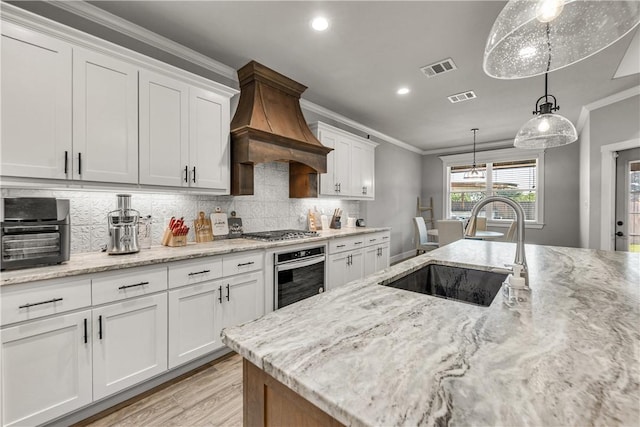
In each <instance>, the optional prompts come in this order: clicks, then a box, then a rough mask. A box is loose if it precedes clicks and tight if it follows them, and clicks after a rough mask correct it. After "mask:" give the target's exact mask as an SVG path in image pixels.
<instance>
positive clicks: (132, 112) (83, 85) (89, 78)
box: [73, 49, 138, 184]
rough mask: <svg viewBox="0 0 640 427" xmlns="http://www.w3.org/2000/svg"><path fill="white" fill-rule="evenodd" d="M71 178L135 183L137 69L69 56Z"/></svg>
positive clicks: (84, 54) (90, 56)
mask: <svg viewBox="0 0 640 427" xmlns="http://www.w3.org/2000/svg"><path fill="white" fill-rule="evenodd" d="M73 153H74V154H73V157H74V168H73V177H74V179H84V180H89V181H102V182H123V183H131V184H137V183H138V69H137V68H136V67H134V66H133V65H130V64H127V63H126V62H122V61H118V60H116V59H113V58H111V57H108V56H106V55H101V54H98V53H93V52H89V51H86V50H83V49H75V50H74V52H73Z"/></svg>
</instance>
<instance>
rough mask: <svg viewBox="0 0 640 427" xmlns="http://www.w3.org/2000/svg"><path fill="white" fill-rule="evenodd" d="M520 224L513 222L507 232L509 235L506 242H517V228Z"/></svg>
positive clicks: (506, 236) (505, 237)
mask: <svg viewBox="0 0 640 427" xmlns="http://www.w3.org/2000/svg"><path fill="white" fill-rule="evenodd" d="M517 226H518V223H517V222H515V221H511V225H510V226H509V230H507V234H505V235H504V241H505V242H515V241H516V228H517Z"/></svg>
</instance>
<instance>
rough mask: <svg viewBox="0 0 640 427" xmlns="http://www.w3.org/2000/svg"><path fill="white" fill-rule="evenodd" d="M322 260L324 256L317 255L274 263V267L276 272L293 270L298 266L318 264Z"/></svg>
mask: <svg viewBox="0 0 640 427" xmlns="http://www.w3.org/2000/svg"><path fill="white" fill-rule="evenodd" d="M324 261H325V256H324V255H318V256H315V257H312V258H307V259H305V260H303V261H292V262H289V263H286V264H276V266H275V267H276V272H279V271H287V270H293V269H296V268H300V267H308V266H310V265H314V264H319V263H321V262H324Z"/></svg>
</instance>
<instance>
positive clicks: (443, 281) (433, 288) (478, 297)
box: [380, 264, 507, 307]
mask: <svg viewBox="0 0 640 427" xmlns="http://www.w3.org/2000/svg"><path fill="white" fill-rule="evenodd" d="M506 277H507V275H506V274H500V273H494V272H490V271H482V270H473V269H469V268H462V267H450V266H447V265H440V264H428V265H426V266H425V267H423V268H421V269H420V270H417V271H414V272H412V273H410V274H408V275H406V276H404V277H401V278H399V279H396V280H392V281H390V282H382V283H380V284H381V285H384V286H390V287H392V288H398V289H404V290H406V291H412V292H418V293H421V294H426V295H432V296H435V297H440V298H445V299H451V300H455V301H461V302H466V303H470V304H475V305H480V306H484V307H488V306H490V305H491V302H492V301H493V299H494V298H495V296H496V294H497V293H498V291H499V290H500V287H501V286H502V282H504V280H505V278H506Z"/></svg>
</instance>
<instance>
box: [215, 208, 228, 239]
mask: <svg viewBox="0 0 640 427" xmlns="http://www.w3.org/2000/svg"><path fill="white" fill-rule="evenodd" d="M211 227H212V230H213V238H214V239H226V238H227V237H229V224H228V223H227V214H226V213H224V212H214V213H212V214H211Z"/></svg>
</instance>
